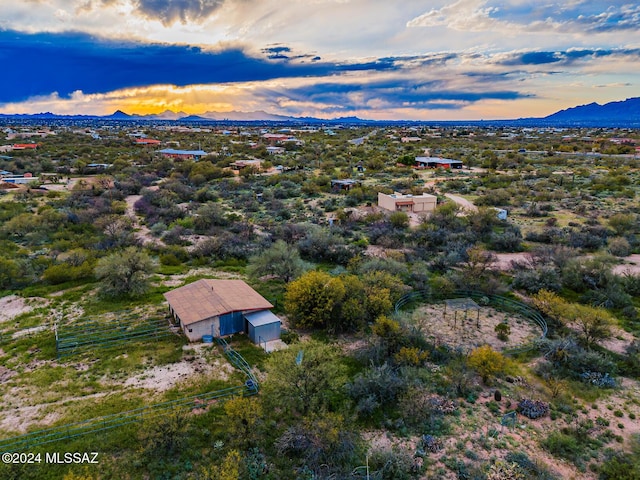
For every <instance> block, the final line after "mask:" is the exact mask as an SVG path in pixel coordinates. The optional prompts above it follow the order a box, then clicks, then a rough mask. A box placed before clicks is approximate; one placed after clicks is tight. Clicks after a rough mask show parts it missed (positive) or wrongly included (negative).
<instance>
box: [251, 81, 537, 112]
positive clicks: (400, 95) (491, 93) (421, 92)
mask: <svg viewBox="0 0 640 480" xmlns="http://www.w3.org/2000/svg"><path fill="white" fill-rule="evenodd" d="M262 94H263V96H264V97H265V98H269V97H270V98H277V99H279V100H278V101H279V103H280V105H281V104H282V102H284V103H286V104H287V105H289V107H291V106H292V105H294V104H295V103H299V104H304V105H306V104H308V103H309V102H311V103H313V104H314V105H315V106H316V108H317V109H319V110H320V111H322V112H325V113H335V112H351V111H364V110H373V109H393V108H401V107H402V108H407V107H411V108H419V109H434V108H435V109H442V108H444V107H443V106H446V108H447V109H461V108H464V107H465V106H468V105H470V104H473V103H476V102H479V101H482V100H488V99H491V100H517V99H522V98H528V97H531V96H532V95H531V94H526V93H521V92H518V91H515V90H497V89H492V90H476V91H471V90H464V89H456V88H455V87H454V86H450V85H449V82H447V81H443V80H430V81H426V82H420V81H412V80H408V79H402V78H390V79H386V80H380V81H374V82H350V83H338V82H326V83H322V82H320V83H313V84H308V85H304V86H301V87H296V88H289V89H281V90H277V91H273V90H269V91H266V92H263V93H262Z"/></svg>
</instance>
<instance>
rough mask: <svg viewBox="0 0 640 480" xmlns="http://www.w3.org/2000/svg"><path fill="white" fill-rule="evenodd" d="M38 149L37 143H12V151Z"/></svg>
mask: <svg viewBox="0 0 640 480" xmlns="http://www.w3.org/2000/svg"><path fill="white" fill-rule="evenodd" d="M37 148H38V144H37V143H14V144H13V149H14V150H35V149H37Z"/></svg>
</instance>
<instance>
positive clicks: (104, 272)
mask: <svg viewBox="0 0 640 480" xmlns="http://www.w3.org/2000/svg"><path fill="white" fill-rule="evenodd" d="M152 271H153V262H152V260H151V258H150V257H149V255H147V254H146V253H145V252H144V251H142V250H139V249H137V248H135V247H129V248H126V249H125V250H122V251H120V252H115V253H112V254H110V255H107V256H106V257H103V258H101V259H100V260H98V264H97V265H96V269H95V275H96V277H97V278H98V279H99V280H100V281H101V283H100V295H102V296H104V297H119V296H129V297H136V296H139V295H142V294H143V293H145V292H146V291H147V290H148V288H149V278H148V277H149V274H150V273H151V272H152Z"/></svg>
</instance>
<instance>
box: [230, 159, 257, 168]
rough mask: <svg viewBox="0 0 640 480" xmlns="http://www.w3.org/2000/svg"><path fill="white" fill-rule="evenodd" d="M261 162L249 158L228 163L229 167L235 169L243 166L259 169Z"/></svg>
mask: <svg viewBox="0 0 640 480" xmlns="http://www.w3.org/2000/svg"><path fill="white" fill-rule="evenodd" d="M261 163H262V162H261V161H260V160H257V159H251V160H236V161H235V162H231V163H230V164H229V166H230V167H232V168H235V169H237V170H242V169H243V168H246V167H253V168H256V169H260V164H261Z"/></svg>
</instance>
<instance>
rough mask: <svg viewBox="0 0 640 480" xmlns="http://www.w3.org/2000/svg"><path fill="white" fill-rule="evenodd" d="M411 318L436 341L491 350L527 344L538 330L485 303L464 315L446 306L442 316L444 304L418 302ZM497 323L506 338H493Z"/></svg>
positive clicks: (495, 336) (528, 322)
mask: <svg viewBox="0 0 640 480" xmlns="http://www.w3.org/2000/svg"><path fill="white" fill-rule="evenodd" d="M456 317H457V318H456ZM412 319H413V320H414V321H415V322H416V323H417V324H418V325H420V326H421V327H422V328H423V329H424V332H425V335H426V336H427V338H430V339H431V340H433V341H435V343H436V344H438V345H441V344H446V345H451V346H455V347H462V348H465V349H473V348H475V347H479V346H481V345H485V344H488V345H490V346H491V347H492V348H493V349H495V350H506V349H509V348H515V347H518V346H521V345H524V344H526V343H529V342H530V341H531V340H534V339H536V338H538V337H540V335H541V333H542V332H541V331H540V329H539V328H538V327H537V325H535V324H533V323H532V322H531V321H529V320H528V319H526V318H524V317H522V316H520V315H517V314H514V313H506V312H501V311H499V310H496V309H494V308H491V307H485V306H480V310H479V311H476V310H468V311H467V313H466V315H465V312H464V311H458V312H457V314H456V313H454V312H453V311H451V309H448V310H447V313H446V316H445V304H444V303H436V304H429V305H422V306H420V307H419V308H417V309H416V310H415V311H414V312H413V313H412ZM500 323H506V324H507V325H509V328H510V329H511V333H510V334H509V339H508V340H507V341H502V340H500V339H499V338H498V337H497V334H496V331H495V328H496V326H497V325H498V324H500Z"/></svg>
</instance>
